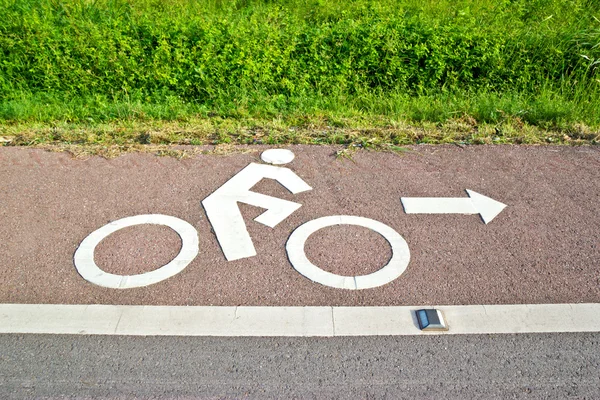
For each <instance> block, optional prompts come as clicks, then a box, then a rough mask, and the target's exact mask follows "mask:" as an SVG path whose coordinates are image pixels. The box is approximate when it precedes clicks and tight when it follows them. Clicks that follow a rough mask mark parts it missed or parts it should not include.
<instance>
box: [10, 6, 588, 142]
mask: <svg viewBox="0 0 600 400" xmlns="http://www.w3.org/2000/svg"><path fill="white" fill-rule="evenodd" d="M0 10H1V11H2V18H1V19H0V135H2V136H1V138H2V142H4V143H5V144H32V143H33V144H35V143H63V144H67V145H68V144H73V143H79V144H90V145H94V144H97V145H108V144H110V143H112V144H114V145H126V144H132V143H145V142H147V141H148V140H142V139H144V138H145V137H146V136H144V135H145V134H146V133H147V132H146V130H148V129H150V130H152V132H157V131H161V130H162V131H164V132H165V134H164V135H162V137H163V139H161V140H160V142H161V143H163V142H164V144H186V143H224V142H227V141H229V142H232V143H246V142H247V141H246V140H245V139H240V137H242V138H243V137H244V134H242V132H255V131H265V132H271V133H270V135H271V136H272V137H277V138H279V139H278V140H279V141H280V143H284V142H310V143H313V142H315V143H317V142H323V141H324V142H331V143H338V142H341V143H344V144H348V143H363V142H364V143H367V144H368V143H369V140H370V141H371V142H381V143H386V144H387V145H389V146H396V145H398V144H405V143H419V142H432V143H438V142H452V141H455V142H461V143H479V142H484V143H487V142H493V143H542V142H558V143H563V142H568V143H597V142H598V140H599V139H598V135H599V129H600V73H599V68H600V19H599V18H600V3H599V2H598V1H597V0H488V1H475V0H455V1H449V0H439V1H422V0H421V1H417V0H397V1H392V0H377V1H374V0H355V1H348V2H336V1H324V0H278V1H277V0H273V1H265V0H263V1H258V0H239V1H217V0H212V1H208V0H207V1H200V0H197V1H193V0H171V1H168V2H165V1H157V0H95V1H91V0H63V1H59V0H0ZM464 124H466V126H468V127H469V128H468V134H466V133H465V132H463V131H465V129H467V128H464V127H463V128H460V129H459V128H458V127H459V126H462V125H464ZM194 126H196V127H194ZM452 126H454V127H456V129H459V131H458V132H454V133H448V132H449V131H448V129H450V128H449V127H452ZM149 127H151V128H149ZM110 129H113V130H114V131H115V132H121V133H120V135H121V136H119V135H118V134H116V133H115V134H112V135H108V136H110V137H111V138H112V139H110V140H109V139H108V136H107V135H104V136H102V135H100V136H97V135H96V133H97V132H104V131H106V130H110ZM311 129H313V130H314V129H316V130H320V131H321V132H326V133H325V136H327V135H332V136H331V137H328V138H327V139H323V138H322V136H323V134H317V133H311ZM461 129H462V130H461ZM290 130H291V131H293V132H303V133H302V134H303V135H305V136H303V138H302V139H300V138H298V136H297V135H296V136H295V137H290V135H288V134H281V132H289V131H290ZM405 130H409V131H412V132H418V131H420V132H425V133H424V134H423V135H413V134H406V135H405V134H403V133H402V132H404V131H405ZM52 131H54V132H57V131H61V132H63V133H61V134H60V135H58V136H57V135H54V136H52V135H49V134H48V132H52ZM69 131H72V132H79V136H77V135H76V134H75V133H69ZM173 131H179V132H180V133H179V134H176V135H173ZM186 132H187V133H186ZM191 132H195V133H193V134H192V133H191ZM356 132H361V133H360V134H358V137H360V138H361V139H360V140H358V139H357V136H356V134H355V133H356ZM390 132H395V133H393V134H394V135H395V137H396V138H399V137H401V138H402V139H401V140H399V139H398V140H392V139H390V138H391V136H389V135H392V133H390ZM507 132H509V133H507ZM388 134H389V135H388ZM186 135H187V136H186ZM339 135H341V136H342V137H352V140H348V139H344V140H341V139H340V140H338V139H339V138H338V137H339ZM386 135H388V136H389V138H388V139H389V140H388V139H385V138H386V137H387V136H386ZM482 135H484V136H482ZM485 135H487V136H485ZM59 136H60V137H59ZM159 136H160V135H159ZM267 136H268V135H267ZM140 138H141V139H140ZM164 138H171V139H164ZM261 140H262V139H261ZM271 140H274V139H271ZM250 142H256V140H254V139H253V140H251V141H250Z"/></svg>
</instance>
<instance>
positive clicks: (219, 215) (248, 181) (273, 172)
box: [202, 163, 312, 261]
mask: <svg viewBox="0 0 600 400" xmlns="http://www.w3.org/2000/svg"><path fill="white" fill-rule="evenodd" d="M263 178H270V179H274V180H276V181H277V182H279V183H280V184H281V185H283V186H284V187H285V188H286V189H287V190H289V191H290V192H292V193H293V194H297V193H300V192H305V191H307V190H312V188H311V187H310V186H308V184H307V183H306V182H304V181H303V180H302V179H301V178H300V177H299V176H298V175H296V174H295V173H294V171H292V170H291V169H289V168H284V167H274V166H272V165H264V164H255V163H251V164H249V165H248V166H247V167H246V168H244V169H243V170H241V171H240V172H238V173H237V174H236V175H234V176H233V177H232V178H231V179H230V180H228V181H227V182H225V183H224V184H223V186H221V187H220V188H218V189H217V190H215V191H214V192H213V193H212V194H211V195H210V196H208V197H207V198H205V199H204V200H203V201H202V205H203V206H204V210H205V211H206V215H207V217H208V220H209V221H210V223H211V225H212V227H213V229H214V231H215V235H217V240H218V242H219V245H220V246H221V249H222V250H223V254H224V255H225V258H226V259H227V261H233V260H239V259H241V258H246V257H252V256H255V255H256V250H255V249H254V245H253V244H252V239H251V238H250V234H249V233H248V230H247V229H246V223H245V222H244V219H243V218H242V213H241V212H240V208H239V207H238V205H237V202H241V203H246V204H249V205H251V206H256V207H261V208H266V209H267V211H265V212H264V213H262V214H261V215H259V216H258V217H256V218H255V221H256V222H260V223H261V224H263V225H266V226H268V227H270V228H274V227H275V226H277V224H279V223H280V222H281V221H283V220H284V219H286V218H287V217H289V216H290V215H291V214H292V213H293V212H294V211H296V210H297V209H298V208H300V207H301V206H302V204H298V203H294V202H292V201H287V200H283V199H278V198H276V197H271V196H267V195H264V194H260V193H255V192H252V191H250V189H251V188H252V187H253V186H254V185H256V184H257V183H258V182H259V181H260V180H262V179H263Z"/></svg>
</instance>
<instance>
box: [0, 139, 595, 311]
mask: <svg viewBox="0 0 600 400" xmlns="http://www.w3.org/2000/svg"><path fill="white" fill-rule="evenodd" d="M288 148H289V149H290V150H292V151H293V152H294V153H295V155H296V158H295V159H294V161H292V162H291V163H289V164H286V165H285V167H286V168H290V169H291V170H293V171H294V172H295V173H296V174H297V175H298V176H299V177H300V178H302V179H303V180H304V181H305V182H306V183H307V184H308V185H310V186H311V187H312V190H310V191H305V192H301V193H298V194H295V195H294V194H292V193H290V192H289V191H288V190H286V189H285V188H284V187H283V186H281V185H280V184H279V183H277V182H275V181H272V180H268V179H264V180H262V181H261V182H259V183H258V184H257V185H255V186H254V187H253V188H252V191H254V192H257V193H263V194H266V195H270V196H273V197H277V198H280V199H284V200H289V201H293V202H296V203H300V204H302V206H301V207H300V208H299V209H298V210H296V211H295V212H294V213H292V214H291V215H290V216H289V217H287V218H286V219H285V220H283V221H282V222H281V223H279V224H278V225H277V226H276V227H275V228H269V227H267V226H265V225H261V224H259V223H257V222H255V221H253V219H254V218H255V217H257V216H258V215H260V214H261V213H262V212H264V209H261V208H257V207H252V206H248V205H244V204H240V209H241V211H242V214H243V215H244V220H245V222H246V226H247V229H248V232H249V234H250V237H251V238H252V241H253V244H254V247H255V248H256V252H257V255H256V256H254V257H249V258H244V259H240V260H235V261H227V260H226V259H225V257H224V254H223V252H222V250H221V248H220V246H219V243H218V241H217V239H216V237H215V234H214V232H213V231H212V229H211V224H210V223H209V221H208V219H207V217H206V213H205V210H204V208H203V207H202V205H201V201H202V200H204V199H205V198H206V197H207V196H209V195H210V194H211V193H213V192H214V191H215V190H217V189H218V188H219V187H221V186H222V185H223V184H224V183H225V182H227V181H228V180H229V179H231V178H232V177H233V176H234V175H236V174H237V173H238V172H239V171H241V170H242V169H243V168H245V167H246V166H247V165H248V164H250V163H261V160H260V153H261V152H262V151H264V150H266V149H267V147H260V146H254V147H248V148H241V149H244V150H249V152H248V153H245V154H232V155H228V156H217V155H211V154H206V155H198V156H195V157H193V158H190V159H184V160H176V159H173V158H167V157H157V156H153V155H148V154H127V155H123V156H120V157H118V158H115V159H111V160H106V159H103V158H99V157H91V158H89V159H86V160H76V159H72V158H71V157H70V156H69V155H68V154H65V153H51V152H46V151H43V150H39V149H25V148H10V147H3V148H0V174H1V175H2V179H1V181H0V235H1V236H0V237H1V238H2V240H0V279H1V281H2V285H1V286H0V303H29V304H38V303H48V304H135V305H223V306H237V305H256V306H288V305H289V306H303V305H306V306H317V305H319V306H320V305H324V306H336V305H347V306H387V305H428V304H457V305H458V304H515V303H523V304H535V303H598V302H600V271H599V266H600V179H599V178H600V172H599V171H600V150H599V149H598V148H597V147H554V146H552V147H546V146H540V147H533V146H472V147H470V146H469V147H464V148H460V147H457V146H414V147H410V151H408V152H407V153H403V154H392V153H379V152H367V151H361V152H357V153H356V154H355V155H354V157H353V159H352V160H348V159H344V158H336V156H335V152H336V150H338V149H337V148H333V147H316V146H290V147H288ZM466 189H470V190H473V191H475V192H478V193H481V194H483V195H485V196H488V197H490V198H492V199H495V200H497V201H500V202H502V203H504V204H506V205H507V207H506V208H505V209H504V210H503V211H502V212H501V213H500V214H499V215H498V216H497V217H496V218H495V219H494V220H493V221H491V222H490V223H489V224H487V225H486V224H484V223H483V221H482V220H481V218H480V217H479V216H478V215H458V214H440V215H428V214H406V213H405V210H404V208H403V205H402V203H401V200H400V199H401V198H402V197H452V198H467V197H468V195H467V193H466V192H465V190H466ZM140 214H164V215H169V216H174V217H177V218H180V219H182V220H184V221H187V222H188V223H190V224H191V225H192V226H193V227H194V228H195V229H196V230H197V231H198V237H199V254H198V256H197V257H196V258H195V259H194V260H193V261H192V262H191V263H190V264H189V265H188V266H187V267H186V268H185V269H184V270H183V271H182V272H181V273H179V274H177V275H175V276H173V277H171V278H169V279H166V280H164V281H162V282H159V283H156V284H153V285H150V286H146V287H142V288H133V289H110V288H103V287H100V286H97V285H94V284H92V283H90V282H88V281H86V280H85V279H83V278H82V277H81V276H80V275H79V274H78V272H77V270H76V268H75V265H74V262H73V256H74V253H75V251H76V249H77V248H78V246H79V244H80V243H81V242H82V241H83V240H84V238H86V237H87V236H88V235H89V234H90V233H91V232H93V231H95V230H97V229H98V228H100V227H102V226H104V225H106V224H107V223H109V222H111V221H115V220H118V219H121V218H124V217H129V216H135V215H140ZM329 215H353V216H360V217H366V218H371V219H374V220H376V221H379V222H381V223H383V224H386V225H387V226H389V227H391V228H392V229H394V230H395V231H396V232H398V233H399V234H400V235H402V237H403V238H404V239H405V240H406V242H407V244H408V247H409V249H410V263H409V264H408V267H407V268H406V270H405V271H404V273H403V274H402V275H401V276H400V277H398V278H397V279H395V280H393V281H392V282H391V283H388V284H386V285H384V286H381V287H378V288H374V289H364V290H357V291H352V290H344V289H335V288H330V287H327V286H323V285H321V284H318V283H315V282H312V281H311V280H309V279H307V278H306V277H304V276H302V275H301V274H300V273H298V272H297V271H296V270H295V269H294V268H293V267H292V265H291V264H290V262H289V260H288V257H287V254H286V249H285V244H286V242H287V240H288V238H289V236H290V234H291V233H292V232H293V231H294V230H295V229H296V228H297V227H298V226H300V225H302V224H304V223H305V222H307V221H310V220H313V219H316V218H319V217H324V216H329ZM180 246H181V240H180V238H179V236H178V235H177V234H176V233H175V232H174V231H172V230H171V229H170V228H167V227H164V226H156V225H138V226H134V227H130V228H125V229H123V230H120V231H117V232H115V233H113V234H112V235H110V236H109V237H107V238H106V239H105V240H103V241H102V242H101V243H100V244H99V245H98V246H97V248H96V252H95V261H96V263H97V264H98V266H99V267H101V268H102V269H103V270H105V271H107V272H110V273H114V274H120V275H132V274H139V273H143V272H146V271H150V270H153V269H156V268H157V267H160V266H161V265H164V264H166V263H168V262H169V261H170V260H171V259H173V258H174V257H175V256H176V255H177V253H178V252H179V248H180ZM304 250H305V253H306V255H307V256H308V258H309V259H310V261H311V262H312V263H313V264H315V265H318V266H319V267H320V268H322V269H324V270H327V271H330V272H333V273H335V274H339V275H349V276H353V275H364V274H368V273H371V272H374V271H376V270H378V269H379V268H381V267H382V266H383V265H385V264H386V263H387V261H388V259H389V258H390V256H391V250H390V246H389V245H388V243H387V242H386V240H385V239H384V238H383V237H381V236H380V235H378V234H377V233H375V232H372V231H369V230H368V229H366V228H362V227H357V226H350V225H339V226H335V227H328V228H323V229H321V230H319V231H318V232H315V233H314V234H313V235H311V236H310V238H309V239H308V240H307V242H306V246H305V249H304Z"/></svg>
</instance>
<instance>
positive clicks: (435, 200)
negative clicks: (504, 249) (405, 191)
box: [400, 189, 506, 224]
mask: <svg viewBox="0 0 600 400" xmlns="http://www.w3.org/2000/svg"><path fill="white" fill-rule="evenodd" d="M467 193H468V194H469V197H465V198H461V197H402V198H400V201H402V206H404V212H405V213H407V214H479V215H481V219H482V220H483V222H485V223H486V224H488V223H490V222H491V221H492V220H493V219H494V218H495V217H496V215H498V214H500V212H501V211H502V210H504V208H505V207H506V204H502V203H500V202H499V201H496V200H494V199H490V198H489V197H486V196H484V195H482V194H479V193H477V192H474V191H472V190H469V189H467Z"/></svg>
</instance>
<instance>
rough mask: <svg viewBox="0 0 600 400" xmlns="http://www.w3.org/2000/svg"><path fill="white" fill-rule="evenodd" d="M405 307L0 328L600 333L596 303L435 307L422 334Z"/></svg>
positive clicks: (109, 313) (150, 311)
mask: <svg viewBox="0 0 600 400" xmlns="http://www.w3.org/2000/svg"><path fill="white" fill-rule="evenodd" d="M421 308H429V307H423V306H414V307H412V306H402V307H204V306H125V305H61V304H0V333H43V334H85V335H137V336H303V337H309V336H329V337H331V336H375V335H431V334H436V335H447V334H488V333H543V332H600V304H596V303H593V304H589V303H588V304H585V303H584V304H515V305H468V306H434V308H438V309H440V310H442V311H443V312H444V314H445V317H446V321H447V323H448V325H449V328H450V330H449V331H447V332H428V333H424V332H421V331H420V330H419V328H418V327H417V322H416V317H415V314H414V311H415V310H418V309H421Z"/></svg>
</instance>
